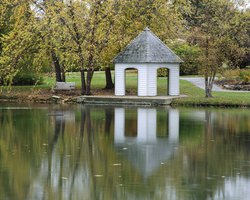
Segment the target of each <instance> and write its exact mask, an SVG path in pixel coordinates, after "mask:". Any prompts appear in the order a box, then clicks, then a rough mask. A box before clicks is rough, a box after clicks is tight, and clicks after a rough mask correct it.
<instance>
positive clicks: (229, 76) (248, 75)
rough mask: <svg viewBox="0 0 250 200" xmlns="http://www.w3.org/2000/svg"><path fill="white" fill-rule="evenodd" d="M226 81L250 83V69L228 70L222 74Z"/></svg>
mask: <svg viewBox="0 0 250 200" xmlns="http://www.w3.org/2000/svg"><path fill="white" fill-rule="evenodd" d="M222 77H223V79H224V80H232V81H238V82H239V81H240V82H243V83H249V82H250V70H249V69H245V70H244V69H232V70H226V71H224V72H223V73H222Z"/></svg>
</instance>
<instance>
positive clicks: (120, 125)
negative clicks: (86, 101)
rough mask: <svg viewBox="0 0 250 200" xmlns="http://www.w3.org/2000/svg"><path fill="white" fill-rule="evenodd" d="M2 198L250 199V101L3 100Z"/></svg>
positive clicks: (0, 136)
mask: <svg viewBox="0 0 250 200" xmlns="http://www.w3.org/2000/svg"><path fill="white" fill-rule="evenodd" d="M0 127H1V129H0V199H1V200H5V199H6V200H7V199H8V200H9V199H11V200H16V199H17V200H19V199H26V200H34V199H38V200H40V199H41V200H42V199H53V200H54V199H59V200H61V199H67V200H68V199H72V200H75V199H76V200H78V199H83V200H92V199H94V200H97V199H103V200H110V199H119V200H120V199H121V200H122V199H129V200H133V199H135V200H140V199H143V200H147V199H150V200H151V199H156V200H160V199H164V200H168V199H170V200H175V199H176V200H177V199H178V200H181V199H184V200H185V199H198V200H203V199H226V200H231V199H235V200H236V199H237V200H238V199H241V200H243V199H249V194H250V189H249V188H250V110H249V109H219V108H216V109H203V108H202V109H201V108H199V109H195V108H168V107H159V108H143V107H127V108H126V107H105V106H83V105H77V106H69V105H64V106H63V105H32V106H28V105H18V106H17V105H3V104H2V105H1V106H0Z"/></svg>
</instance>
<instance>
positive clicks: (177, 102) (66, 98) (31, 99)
mask: <svg viewBox="0 0 250 200" xmlns="http://www.w3.org/2000/svg"><path fill="white" fill-rule="evenodd" d="M183 97H184V98H183ZM79 98H82V99H84V100H85V99H97V100H94V102H91V101H93V100H91V101H84V100H81V101H80V102H79ZM123 98H124V99H126V100H127V99H129V98H132V99H133V96H126V97H123ZM157 98H159V97H155V98H151V99H150V98H147V100H146V101H145V102H144V103H138V101H135V102H133V100H132V101H129V102H127V103H126V102H125V103H119V101H120V100H119V101H117V100H116V102H109V103H107V101H109V99H122V98H119V97H116V96H114V95H111V94H103V95H100V94H99V95H98V94H94V95H91V96H82V95H79V93H78V92H77V93H76V92H74V93H71V92H69V93H65V92H62V93H53V92H44V91H43V92H41V93H37V94H31V93H27V92H22V93H13V94H1V95H0V103H41V104H95V105H114V104H115V105H123V106H131V105H134V106H151V107H157V106H167V105H170V106H174V107H178V106H181V107H224V108H250V104H248V103H244V102H243V103H233V102H223V101H219V100H218V102H209V99H206V98H204V101H199V102H195V101H192V100H190V99H189V100H188V98H190V97H185V95H181V99H180V97H179V98H178V97H174V98H171V102H170V103H169V100H168V103H158V102H157V101H154V99H157ZM98 99H99V100H98ZM103 99H107V100H105V102H103ZM138 99H139V100H140V99H141V100H142V101H143V99H145V97H142V98H140V97H138ZM160 99H161V100H160V101H159V102H161V101H164V99H165V100H166V99H168V97H167V96H166V97H164V98H163V97H161V98H160ZM150 101H152V102H151V103H150ZM117 102H118V103H117Z"/></svg>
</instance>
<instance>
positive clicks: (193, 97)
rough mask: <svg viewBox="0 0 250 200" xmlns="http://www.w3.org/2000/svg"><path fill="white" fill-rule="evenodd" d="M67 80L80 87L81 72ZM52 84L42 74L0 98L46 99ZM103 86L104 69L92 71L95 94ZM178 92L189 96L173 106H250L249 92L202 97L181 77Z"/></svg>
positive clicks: (132, 87)
mask: <svg viewBox="0 0 250 200" xmlns="http://www.w3.org/2000/svg"><path fill="white" fill-rule="evenodd" d="M67 82H75V83H76V86H77V88H78V89H79V88H80V85H81V83H80V75H79V73H68V74H67ZM54 83H55V80H54V75H45V76H44V84H42V85H38V86H15V87H12V88H11V90H10V92H7V89H6V88H3V92H2V94H1V95H0V99H1V98H10V99H13V97H14V99H15V98H19V99H20V98H26V97H27V96H29V95H36V98H39V96H40V97H41V98H45V97H47V98H49V97H50V96H52V95H53V94H54V93H53V92H52V90H51V89H52V88H53V85H54ZM104 87H105V75H104V72H95V74H94V77H93V80H92V89H93V94H94V95H101V94H106V95H107V94H110V95H113V94H114V92H113V91H112V90H111V91H109V92H107V91H105V90H103V89H102V88H104ZM157 90H158V95H166V90H167V79H166V78H158V80H157ZM136 91H137V73H136V72H135V71H128V72H127V73H126V93H127V94H129V95H136ZM180 91H181V94H186V95H187V96H188V97H186V98H181V99H176V100H174V101H173V104H174V105H187V106H189V105H192V106H237V107H244V106H247V107H250V92H238V93H235V92H213V96H214V97H213V98H205V97H204V96H205V92H204V90H202V89H200V88H198V87H196V86H194V85H193V84H191V83H189V82H188V81H185V80H180ZM79 94H80V92H79V91H78V92H74V93H72V92H71V93H69V94H68V96H70V95H72V96H77V95H79Z"/></svg>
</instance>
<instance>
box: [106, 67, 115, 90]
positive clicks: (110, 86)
mask: <svg viewBox="0 0 250 200" xmlns="http://www.w3.org/2000/svg"><path fill="white" fill-rule="evenodd" d="M105 77H106V86H105V89H113V88H114V83H113V81H112V76H111V70H110V67H106V68H105Z"/></svg>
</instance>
